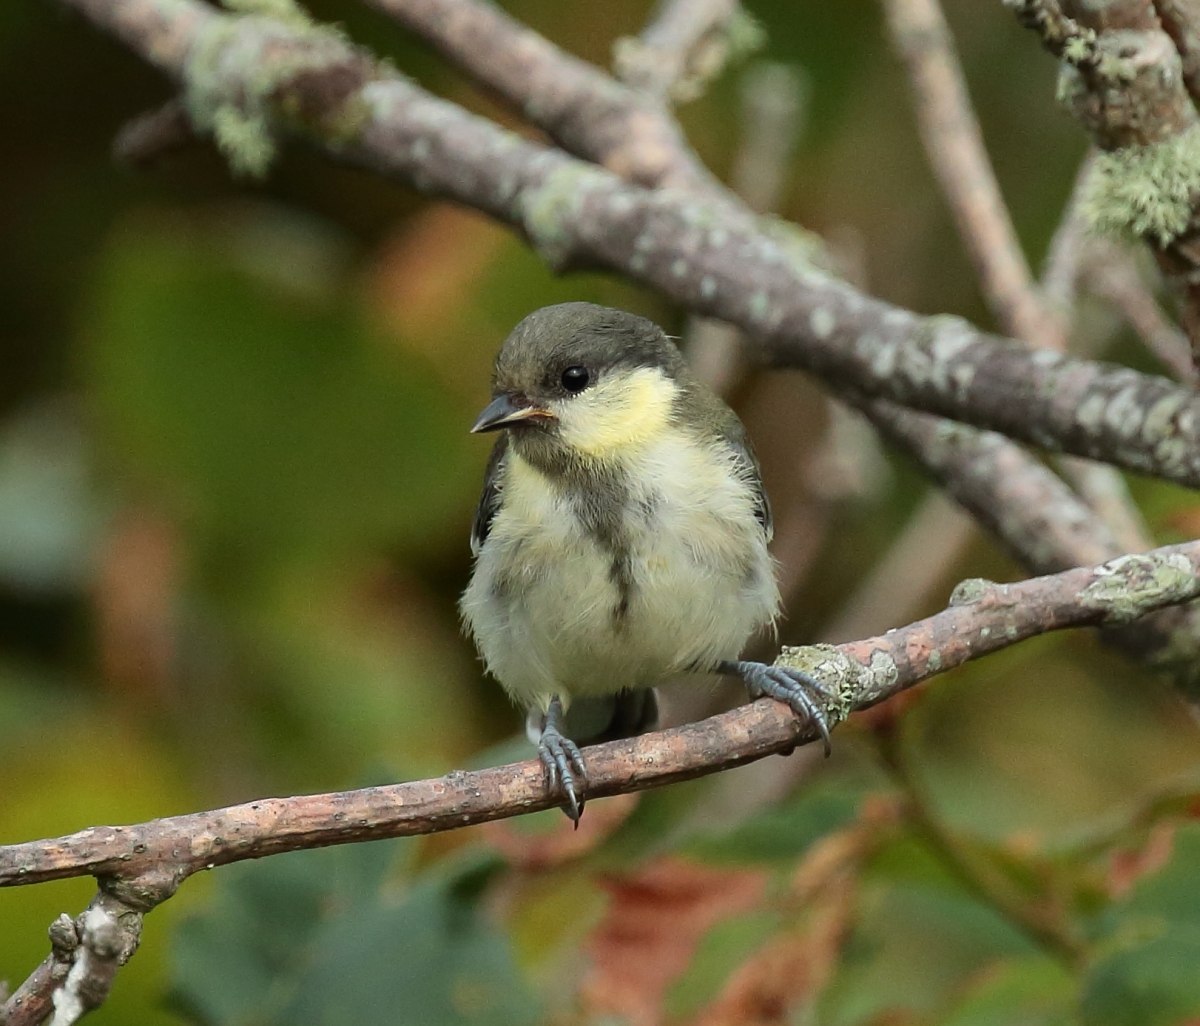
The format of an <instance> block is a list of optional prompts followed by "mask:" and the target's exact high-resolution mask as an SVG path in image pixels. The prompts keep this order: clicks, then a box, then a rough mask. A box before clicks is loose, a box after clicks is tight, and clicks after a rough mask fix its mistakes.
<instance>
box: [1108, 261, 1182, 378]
mask: <svg viewBox="0 0 1200 1026" xmlns="http://www.w3.org/2000/svg"><path fill="white" fill-rule="evenodd" d="M1087 284H1088V287H1089V288H1090V289H1091V291H1092V292H1094V293H1095V294H1096V295H1098V296H1100V298H1101V299H1103V300H1105V301H1106V302H1108V303H1109V304H1111V305H1112V306H1113V307H1114V308H1115V309H1116V310H1117V312H1118V313H1119V314H1120V315H1121V317H1122V318H1123V319H1124V321H1125V323H1126V324H1128V325H1129V327H1130V328H1132V329H1133V330H1134V332H1136V333H1137V335H1138V337H1139V338H1140V339H1141V340H1142V341H1143V342H1144V343H1145V345H1146V348H1147V349H1149V350H1150V351H1151V352H1152V353H1153V354H1154V355H1155V356H1156V357H1157V358H1158V360H1159V361H1160V362H1161V363H1162V364H1163V366H1164V367H1166V368H1167V370H1168V371H1170V373H1171V375H1172V377H1175V378H1178V379H1179V380H1180V381H1186V382H1188V383H1189V384H1190V383H1194V382H1195V380H1196V370H1195V367H1194V366H1193V365H1192V359H1191V353H1190V352H1189V350H1188V340H1187V338H1186V336H1185V335H1184V334H1183V332H1182V331H1180V330H1179V328H1178V327H1176V326H1175V324H1174V323H1172V322H1171V321H1170V320H1169V319H1168V318H1167V316H1166V315H1165V314H1164V313H1163V311H1162V308H1161V307H1160V306H1159V305H1158V301H1157V300H1156V299H1155V298H1154V296H1153V295H1152V294H1151V292H1150V289H1149V288H1148V287H1147V286H1146V283H1145V282H1144V281H1143V280H1142V277H1141V275H1140V274H1138V271H1137V267H1136V265H1135V263H1134V261H1133V260H1132V259H1130V257H1129V255H1128V254H1126V253H1124V252H1122V251H1121V250H1120V249H1118V248H1117V247H1116V246H1113V245H1111V244H1108V243H1102V242H1099V241H1097V242H1094V243H1093V244H1092V246H1091V247H1090V252H1089V254H1088V261H1087Z"/></svg>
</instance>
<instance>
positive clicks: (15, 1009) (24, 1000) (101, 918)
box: [0, 891, 143, 1026]
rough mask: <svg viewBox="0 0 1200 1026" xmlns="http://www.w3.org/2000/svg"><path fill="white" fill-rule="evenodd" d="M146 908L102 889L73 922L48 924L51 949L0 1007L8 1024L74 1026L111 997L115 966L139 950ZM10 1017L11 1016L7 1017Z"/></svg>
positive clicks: (0, 1014)
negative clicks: (144, 909) (44, 1022)
mask: <svg viewBox="0 0 1200 1026" xmlns="http://www.w3.org/2000/svg"><path fill="white" fill-rule="evenodd" d="M142 918H143V911H142V908H139V907H133V906H131V905H130V904H128V903H127V902H126V901H124V900H123V899H121V898H118V897H116V896H115V895H112V894H107V893H105V892H104V891H101V892H100V893H99V894H97V895H96V897H95V898H93V899H92V901H91V903H90V904H89V905H88V907H87V908H86V909H85V910H84V911H83V913H82V914H81V915H80V916H79V917H78V918H77V919H74V920H72V919H71V918H70V917H69V916H67V915H65V914H64V915H61V916H59V917H58V919H56V920H55V921H54V923H53V924H52V925H51V927H50V943H51V953H50V955H49V956H48V957H47V958H46V959H45V961H43V962H42V964H41V965H40V966H38V968H37V969H35V970H34V972H33V973H32V974H31V975H30V976H29V978H28V979H27V980H26V981H25V982H24V983H23V984H22V985H21V987H20V988H19V989H18V990H17V992H16V993H15V994H14V995H13V996H12V997H11V998H9V999H8V1001H7V1002H6V1003H5V1004H4V1006H3V1008H2V1009H0V1022H4V1023H5V1024H6V1026H37V1024H39V1023H41V1022H42V1021H43V1020H44V1019H45V1018H46V1017H47V1016H52V1017H51V1019H50V1024H49V1026H74V1023H76V1022H78V1021H79V1019H80V1018H81V1017H82V1016H83V1015H84V1014H86V1013H87V1012H89V1011H91V1010H92V1009H94V1008H98V1007H99V1006H100V1005H102V1004H103V1003H104V1000H105V999H106V998H107V997H108V992H109V990H110V989H111V987H112V983H113V980H114V978H115V977H116V974H117V970H118V969H119V968H120V967H121V966H122V965H124V964H125V963H126V962H127V961H128V960H129V958H130V957H132V955H133V953H134V952H135V951H136V950H137V947H138V942H139V941H140V939H141V932H142ZM5 1016H7V1018H5Z"/></svg>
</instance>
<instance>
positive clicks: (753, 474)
mask: <svg viewBox="0 0 1200 1026" xmlns="http://www.w3.org/2000/svg"><path fill="white" fill-rule="evenodd" d="M704 397H705V400H707V401H708V403H709V409H710V415H711V417H712V420H713V421H715V422H716V424H717V425H718V428H717V430H718V432H719V434H720V436H721V438H722V439H723V440H724V441H725V443H726V444H727V445H728V446H729V447H730V449H732V450H733V455H734V461H735V463H736V464H737V467H738V469H739V470H740V471H741V472H742V474H743V475H744V476H745V479H746V482H747V483H748V484H749V485H750V487H751V488H752V489H753V491H754V515H755V516H756V517H757V518H758V522H759V523H760V524H762V529H763V533H764V534H765V535H766V536H767V541H770V540H771V538H772V536H773V535H774V533H775V525H774V522H773V520H772V519H771V503H770V500H769V499H768V498H767V493H766V490H765V489H764V488H763V480H762V469H761V468H760V467H759V465H758V457H757V456H755V455H754V449H753V447H751V445H750V439H748V438H747V437H746V429H745V428H744V427H743V426H742V422H741V421H740V420H738V417H737V414H736V413H734V412H733V410H731V409H730V408H729V407H728V406H726V405H725V404H724V403H723V402H722V401H721V400H720V399H718V398H717V397H716V396H714V395H712V393H704Z"/></svg>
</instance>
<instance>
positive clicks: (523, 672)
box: [462, 453, 778, 707]
mask: <svg viewBox="0 0 1200 1026" xmlns="http://www.w3.org/2000/svg"><path fill="white" fill-rule="evenodd" d="M664 458H669V461H670V464H671V465H670V467H669V468H665V469H663V468H660V469H661V472H660V473H657V474H655V475H654V476H653V477H650V478H648V480H653V481H654V482H655V485H654V487H655V494H654V495H653V496H652V497H648V498H651V499H652V501H649V502H647V503H643V504H641V505H638V504H636V503H635V504H631V506H630V512H629V513H628V514H626V516H625V517H624V519H623V521H622V531H621V533H622V537H623V539H624V542H623V545H622V551H623V552H626V553H628V559H627V560H626V561H625V562H624V565H623V567H622V568H620V569H618V568H617V567H616V566H615V565H614V555H613V552H612V551H611V549H609V548H606V547H605V545H604V544H602V543H601V542H600V541H598V540H597V539H596V538H595V537H593V536H592V535H591V534H589V533H588V532H587V531H586V530H584V528H583V527H582V525H581V524H580V522H579V520H578V519H577V517H576V515H575V513H574V511H573V509H572V508H571V505H570V502H569V500H568V499H566V498H564V497H562V496H561V495H557V496H556V495H555V494H554V493H553V491H551V490H549V489H547V488H545V487H544V486H543V484H542V482H539V481H537V480H536V479H534V478H532V477H527V476H528V475H535V474H536V473H537V472H536V471H534V470H532V468H529V467H528V466H527V465H523V464H522V465H520V466H519V467H518V468H517V470H516V472H515V473H510V474H509V476H508V478H507V479H506V484H505V488H506V490H507V494H506V501H505V503H504V508H503V510H502V511H501V512H500V513H499V514H497V516H496V519H495V521H494V522H493V524H492V528H491V532H490V534H489V537H488V539H487V542H486V543H485V545H484V546H483V549H482V551H481V552H480V554H479V557H478V560H477V563H476V570H475V574H474V576H473V577H472V580H471V584H470V586H469V587H468V589H467V591H466V593H465V594H464V596H463V601H462V610H463V615H464V619H465V620H466V623H467V626H468V628H469V629H470V631H471V633H472V634H473V635H474V637H475V640H476V642H477V644H478V647H479V650H480V652H481V654H482V655H483V658H484V661H485V663H486V664H487V667H488V669H489V671H490V672H491V673H492V674H493V675H494V676H495V677H496V679H497V680H499V681H500V683H501V684H502V685H503V686H504V687H505V689H506V690H507V691H508V692H509V693H510V694H511V695H512V696H513V697H514V698H515V699H516V700H517V701H519V702H521V703H522V704H524V705H527V706H531V707H533V706H542V707H544V706H545V705H546V703H547V702H548V701H549V699H550V696H551V695H555V694H558V695H562V696H563V697H564V698H565V699H568V700H569V698H570V696H572V695H596V694H608V693H612V692H615V691H619V690H621V689H624V688H629V687H637V686H650V685H653V684H656V683H659V682H661V681H662V680H664V679H666V678H669V677H671V676H673V675H675V674H678V673H681V672H684V671H689V670H697V669H699V670H707V669H711V668H713V667H715V665H716V664H717V663H718V662H719V661H721V660H724V659H734V658H736V657H737V655H738V654H739V652H740V651H741V649H742V647H743V646H744V645H745V643H746V641H747V639H748V638H749V637H750V636H751V635H752V634H753V633H754V632H755V631H756V630H757V629H758V628H759V627H761V626H763V625H764V624H766V623H768V622H770V621H771V620H772V619H773V617H774V614H775V610H776V605H777V601H778V595H777V591H776V586H775V582H774V575H773V565H772V562H771V558H770V556H769V554H768V553H767V548H766V538H765V536H764V534H763V532H762V529H761V527H760V526H759V524H758V522H757V520H755V518H754V515H753V497H752V494H751V492H750V489H749V488H748V487H747V486H746V485H745V484H744V483H743V482H740V481H737V480H731V479H730V478H729V475H728V474H727V473H725V472H724V467H715V468H713V467H707V468H706V467H696V466H691V467H689V466H688V460H687V458H684V457H681V456H680V454H678V453H671V454H664ZM706 471H707V472H708V476H709V477H711V478H712V481H711V482H709V485H708V487H702V488H697V487H695V485H696V476H697V474H703V473H704V472H706ZM684 496H686V497H687V498H686V500H685V499H684V498H683V497H684Z"/></svg>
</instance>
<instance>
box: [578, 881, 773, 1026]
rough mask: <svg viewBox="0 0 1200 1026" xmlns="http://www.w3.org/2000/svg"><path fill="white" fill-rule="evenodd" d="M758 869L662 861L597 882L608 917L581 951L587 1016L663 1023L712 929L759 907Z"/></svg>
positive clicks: (639, 1025) (645, 1025)
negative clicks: (668, 998)
mask: <svg viewBox="0 0 1200 1026" xmlns="http://www.w3.org/2000/svg"><path fill="white" fill-rule="evenodd" d="M766 883H767V874H766V873H765V872H763V871H761V870H746V869H717V868H713V867H706V866H699V865H696V864H695V863H692V862H687V861H685V860H683V859H679V858H664V859H660V860H658V861H656V862H653V863H650V864H649V865H647V866H644V867H642V868H641V869H640V870H638V871H637V872H634V873H630V874H627V875H621V876H612V877H609V878H608V879H607V880H605V881H603V882H602V886H604V888H605V889H606V890H607V891H608V892H609V894H610V895H611V901H610V904H609V908H608V912H607V913H606V915H605V916H604V919H603V921H602V922H601V923H600V925H599V926H598V927H597V928H596V929H595V931H593V933H592V936H591V937H590V939H589V940H588V943H587V945H586V948H587V951H588V954H589V955H590V957H591V961H592V966H591V969H590V971H589V972H588V974H587V976H586V978H585V979H584V982H583V986H582V987H581V989H580V1001H581V1004H582V1005H583V1008H584V1009H585V1010H586V1012H587V1015H588V1016H590V1017H592V1018H599V1017H601V1016H603V1015H612V1016H619V1017H621V1018H623V1019H624V1020H626V1021H628V1022H629V1023H630V1024H632V1026H658V1024H659V1023H661V1022H663V1018H664V1012H663V998H664V996H665V994H666V991H667V989H668V987H670V985H671V984H672V982H674V981H675V980H676V979H677V978H678V977H679V975H680V974H681V973H682V972H683V971H684V969H685V968H687V965H688V962H689V961H690V960H691V958H692V956H693V955H694V954H695V952H696V948H697V946H698V944H699V943H700V940H701V939H702V938H703V936H704V934H705V933H706V932H707V931H708V930H710V929H711V928H712V927H713V926H714V925H716V924H717V923H719V922H721V921H722V920H725V919H727V918H729V917H730V916H734V915H737V914H738V913H741V912H745V911H747V910H749V909H751V908H754V907H755V906H756V905H758V904H759V903H760V902H761V900H762V898H763V892H764V889H765V887H766Z"/></svg>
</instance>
